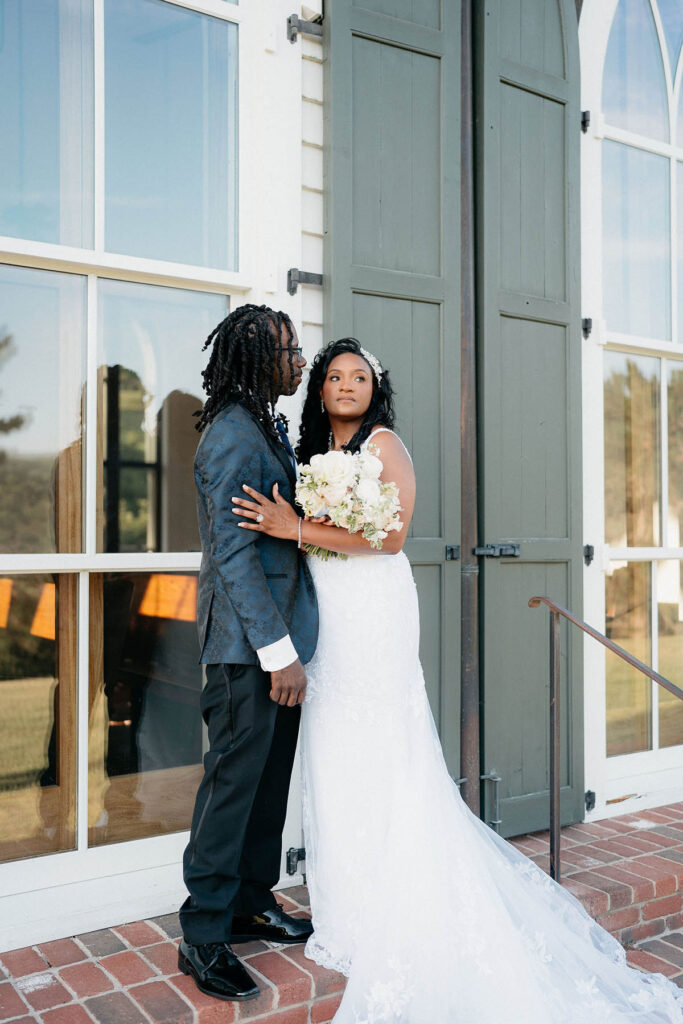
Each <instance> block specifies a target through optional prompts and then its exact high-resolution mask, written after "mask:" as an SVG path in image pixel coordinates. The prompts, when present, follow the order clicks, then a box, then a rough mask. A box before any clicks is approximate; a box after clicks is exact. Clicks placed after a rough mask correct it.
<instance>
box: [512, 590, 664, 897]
mask: <svg viewBox="0 0 683 1024" xmlns="http://www.w3.org/2000/svg"><path fill="white" fill-rule="evenodd" d="M541 603H543V604H547V606H548V608H549V609H550V619H549V624H550V874H551V876H552V877H553V878H554V879H555V881H556V882H559V881H560V771H559V769H560V615H564V617H565V619H568V620H569V622H573V623H574V625H575V626H578V627H579V629H582V630H583V631H584V633H588V635H589V636H592V637H593V639H594V640H598V641H599V642H600V643H601V644H602V645H603V646H604V647H607V648H608V649H609V650H610V651H613V652H614V654H617V655H618V656H619V657H620V658H621V659H622V660H623V661H626V662H628V664H629V665H631V666H632V667H633V668H635V669H638V671H639V672H642V673H643V675H646V676H649V678H650V679H653V680H654V681H655V683H658V684H659V685H660V686H663V687H664V689H665V690H668V691H669V693H673V695H674V697H678V699H679V700H683V690H681V689H680V688H679V687H678V686H676V684H675V683H672V682H671V681H670V680H669V679H666V678H665V677H664V676H661V675H660V674H659V672H655V670H654V669H652V668H650V666H649V665H646V664H645V663H644V662H642V661H640V660H639V659H638V658H634V657H633V655H632V654H629V653H628V651H625V650H624V649H623V647H619V645H618V644H615V643H614V642H613V641H612V640H608V638H607V637H606V636H604V634H603V633H599V632H598V631H597V629H593V627H592V626H589V625H588V623H587V622H584V621H583V619H579V618H577V616H576V615H572V613H571V612H570V611H567V609H566V608H563V607H562V605H561V604H557V602H556V601H552V600H551V599H550V598H549V597H531V598H529V607H530V608H540V606H541Z"/></svg>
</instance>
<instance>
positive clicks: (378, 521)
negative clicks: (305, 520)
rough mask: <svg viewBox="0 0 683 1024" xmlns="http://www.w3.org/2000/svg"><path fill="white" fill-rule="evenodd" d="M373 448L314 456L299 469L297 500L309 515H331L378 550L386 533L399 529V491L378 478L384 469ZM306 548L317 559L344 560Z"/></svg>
mask: <svg viewBox="0 0 683 1024" xmlns="http://www.w3.org/2000/svg"><path fill="white" fill-rule="evenodd" d="M376 450H377V449H373V446H372V445H368V446H367V448H366V449H364V450H363V451H360V452H355V453H353V454H352V453H351V452H326V453H325V454H324V455H314V456H313V458H312V459H311V462H310V465H307V466H300V467H299V480H298V482H297V485H296V500H297V502H298V504H299V505H300V506H301V508H302V509H303V510H304V512H305V514H306V515H307V516H310V517H311V518H317V517H319V516H329V517H330V519H331V520H332V522H333V523H334V525H335V526H341V527H343V528H344V529H345V530H348V531H349V533H358V532H359V531H361V532H362V534H363V537H365V539H366V540H368V541H370V545H371V546H372V547H373V548H381V547H382V542H383V540H384V539H385V537H386V536H387V534H388V532H389V531H390V530H400V529H401V527H402V525H403V523H402V522H401V520H400V519H399V516H398V514H399V512H400V511H401V506H400V504H399V495H398V488H397V486H396V484H394V483H385V482H384V481H382V480H380V474H381V472H382V469H383V466H382V462H381V460H380V459H378V458H377V456H376V455H375V454H374V451H376ZM304 547H305V549H306V550H307V551H308V552H309V554H312V555H318V556H319V557H320V558H325V559H327V558H330V556H332V557H335V558H346V557H347V556H346V555H345V554H342V553H341V552H337V551H327V550H326V549H325V548H320V547H317V546H314V545H312V544H305V545H304Z"/></svg>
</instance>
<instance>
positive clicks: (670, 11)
mask: <svg viewBox="0 0 683 1024" xmlns="http://www.w3.org/2000/svg"><path fill="white" fill-rule="evenodd" d="M657 7H658V8H659V14H660V16H661V19H662V26H663V28H664V38H665V39H666V45H667V49H668V51H669V67H670V68H671V77H672V78H675V77H676V66H677V65H678V58H679V55H680V52H681V43H683V6H682V5H681V0H657Z"/></svg>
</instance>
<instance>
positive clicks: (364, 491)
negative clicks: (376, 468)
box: [356, 460, 381, 505]
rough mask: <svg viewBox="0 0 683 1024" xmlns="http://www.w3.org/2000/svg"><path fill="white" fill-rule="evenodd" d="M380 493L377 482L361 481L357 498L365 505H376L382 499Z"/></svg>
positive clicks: (357, 489) (357, 488) (357, 490)
mask: <svg viewBox="0 0 683 1024" xmlns="http://www.w3.org/2000/svg"><path fill="white" fill-rule="evenodd" d="M378 461H379V460H378ZM380 465H381V464H380ZM380 493H381V491H380V486H379V483H378V482H377V480H361V481H360V483H359V484H358V486H357V487H356V497H357V498H359V499H360V500H361V501H362V502H363V504H364V505H374V504H376V503H377V502H378V501H379V499H380Z"/></svg>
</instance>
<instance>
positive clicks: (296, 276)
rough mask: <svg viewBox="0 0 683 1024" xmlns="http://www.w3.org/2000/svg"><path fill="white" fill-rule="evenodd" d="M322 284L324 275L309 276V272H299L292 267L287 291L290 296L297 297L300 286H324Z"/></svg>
mask: <svg viewBox="0 0 683 1024" xmlns="http://www.w3.org/2000/svg"><path fill="white" fill-rule="evenodd" d="M322 283H323V275H322V274H309V272H308V271H307V270H298V269H297V268H296V267H290V269H289V270H288V271H287V291H288V292H289V294H290V295H296V290H297V288H298V287H299V285H300V284H319V285H322Z"/></svg>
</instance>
